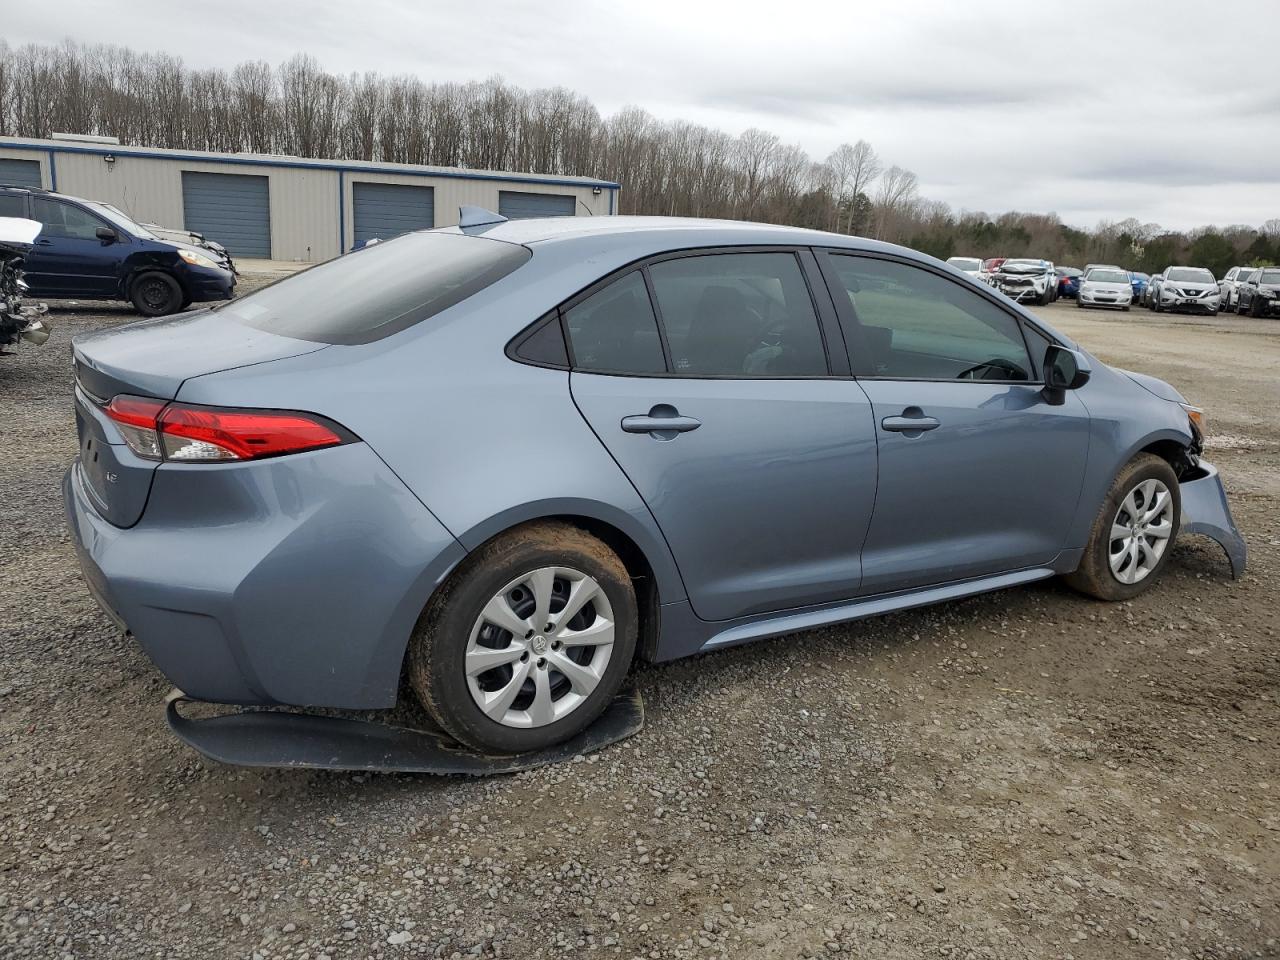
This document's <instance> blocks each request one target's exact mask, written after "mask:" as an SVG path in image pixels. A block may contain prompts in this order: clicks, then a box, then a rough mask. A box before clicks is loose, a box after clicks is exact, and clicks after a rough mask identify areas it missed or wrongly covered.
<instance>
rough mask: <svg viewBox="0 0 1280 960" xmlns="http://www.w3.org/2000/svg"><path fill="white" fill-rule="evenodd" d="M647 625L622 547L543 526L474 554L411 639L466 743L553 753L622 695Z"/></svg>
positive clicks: (448, 722)
mask: <svg viewBox="0 0 1280 960" xmlns="http://www.w3.org/2000/svg"><path fill="white" fill-rule="evenodd" d="M544 621H545V622H544ZM638 624H639V614H638V612H637V607H636V597H635V591H634V589H633V588H632V585H631V579H630V577H629V576H628V574H627V570H626V567H624V566H623V564H622V561H621V560H619V559H618V557H617V555H616V554H615V553H614V552H613V551H612V550H610V549H609V548H608V547H607V546H605V544H603V543H601V542H600V541H599V540H597V539H596V538H595V537H592V536H590V535H589V534H587V533H584V532H583V531H581V530H579V529H577V528H576V527H572V526H569V525H567V524H560V523H552V522H538V523H532V524H529V525H527V526H524V527H520V528H518V529H516V530H513V531H510V532H509V533H506V534H503V535H502V536H499V537H497V538H496V539H494V540H492V541H490V542H489V543H487V544H485V545H484V546H483V547H481V548H480V549H478V550H477V551H476V552H475V553H473V554H471V555H470V556H469V557H468V558H467V559H466V560H465V561H464V562H463V564H462V565H461V567H459V569H458V570H457V571H456V572H455V573H454V574H453V575H452V576H451V577H450V578H449V580H448V582H446V583H445V584H444V585H443V586H442V587H441V588H440V590H439V591H438V592H437V594H436V596H435V597H434V598H432V600H431V603H430V604H429V605H428V606H427V609H426V610H425V611H424V613H423V614H422V616H421V617H420V618H419V620H418V625H417V627H416V628H415V630H414V634H413V637H412V639H411V640H410V642H409V658H408V667H409V681H410V683H411V685H412V686H413V689H414V692H415V693H416V694H417V695H418V699H419V700H420V701H421V702H422V705H423V707H424V708H426V710H427V712H428V713H429V714H430V715H431V717H432V718H433V719H434V720H435V721H436V722H437V723H438V724H440V726H441V727H442V728H444V730H445V731H446V732H448V733H449V734H450V735H451V736H453V737H454V738H455V739H457V740H458V741H460V742H461V743H463V744H466V745H467V746H469V747H471V748H473V749H476V750H479V751H481V752H484V753H491V754H515V753H526V752H529V751H535V750H541V749H544V748H546V747H549V746H552V745H554V744H556V743H559V742H561V741H563V740H567V739H568V738H570V737H572V736H574V735H575V734H577V733H580V732H581V731H582V730H583V729H585V728H586V727H587V726H588V725H589V724H590V723H591V722H592V721H593V720H595V719H596V718H597V717H598V716H599V715H600V713H601V712H602V711H603V710H604V709H605V707H607V706H608V705H609V703H610V702H611V701H612V700H613V698H614V697H615V696H616V695H617V693H618V690H619V688H620V687H621V686H622V682H623V680H624V678H625V677H626V674H627V671H628V669H629V668H630V666H631V660H632V657H633V655H634V653H635V648H636V635H637V630H638Z"/></svg>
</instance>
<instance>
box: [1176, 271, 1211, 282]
mask: <svg viewBox="0 0 1280 960" xmlns="http://www.w3.org/2000/svg"><path fill="white" fill-rule="evenodd" d="M1165 279H1166V280H1180V281H1181V282H1183V283H1213V274H1212V273H1210V272H1209V271H1208V270H1205V269H1203V268H1201V267H1173V268H1172V269H1170V270H1169V272H1168V273H1166V274H1165Z"/></svg>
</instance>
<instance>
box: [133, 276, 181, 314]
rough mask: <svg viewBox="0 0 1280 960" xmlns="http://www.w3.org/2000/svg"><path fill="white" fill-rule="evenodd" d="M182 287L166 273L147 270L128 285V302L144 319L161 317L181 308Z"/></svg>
mask: <svg viewBox="0 0 1280 960" xmlns="http://www.w3.org/2000/svg"><path fill="white" fill-rule="evenodd" d="M182 298H183V293H182V287H181V285H180V284H179V283H178V281H177V280H175V279H174V278H173V277H171V276H170V275H169V274H167V273H161V272H160V271H159V270H148V271H147V272H146V273H140V274H138V275H137V276H136V277H134V278H133V282H132V283H131V284H129V300H130V301H131V302H132V303H133V306H134V309H136V310H137V311H138V312H139V313H140V314H142V315H143V316H144V317H163V316H164V315H165V314H169V313H177V312H178V310H180V309H181V308H182Z"/></svg>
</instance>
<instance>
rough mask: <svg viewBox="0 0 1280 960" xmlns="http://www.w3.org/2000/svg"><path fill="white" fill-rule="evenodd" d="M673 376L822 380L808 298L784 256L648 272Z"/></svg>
mask: <svg viewBox="0 0 1280 960" xmlns="http://www.w3.org/2000/svg"><path fill="white" fill-rule="evenodd" d="M649 274H650V277H651V279H652V281H653V289H654V295H655V296H656V298H657V301H658V312H659V314H660V315H661V318H662V325H663V328H664V329H665V331H666V334H667V342H668V344H669V346H670V349H671V364H672V367H673V369H674V372H675V373H677V374H685V375H689V376H713V377H810V376H826V375H827V373H828V369H827V355H826V351H825V349H824V348H823V343H822V333H821V331H820V330H819V327H818V316H817V314H816V312H815V311H814V307H813V299H812V297H811V296H810V295H809V287H808V285H807V284H806V283H805V279H804V274H803V273H802V272H801V270H800V263H799V261H798V260H797V259H796V257H795V255H794V254H791V253H718V254H708V255H703V256H691V257H681V258H679V259H677V260H664V261H662V262H659V263H655V264H653V265H652V266H651V267H650V268H649Z"/></svg>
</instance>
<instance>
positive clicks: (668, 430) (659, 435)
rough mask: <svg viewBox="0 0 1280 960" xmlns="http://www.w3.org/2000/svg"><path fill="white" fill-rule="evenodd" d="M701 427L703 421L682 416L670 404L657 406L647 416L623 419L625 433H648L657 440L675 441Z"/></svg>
mask: <svg viewBox="0 0 1280 960" xmlns="http://www.w3.org/2000/svg"><path fill="white" fill-rule="evenodd" d="M700 426H702V421H701V420H696V419H694V418H693V417H682V416H680V411H679V410H677V409H676V408H675V407H673V406H671V404H669V403H659V404H657V405H656V406H654V408H653V409H652V410H650V411H649V413H648V414H647V415H640V414H637V415H634V416H630V417H623V418H622V429H623V431H625V432H626V433H647V434H649V436H651V437H653V438H654V439H655V440H674V439H675V438H676V436H677V435H678V434H681V433H688V432H689V431H690V430H697V429H698V428H699V427H700Z"/></svg>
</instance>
